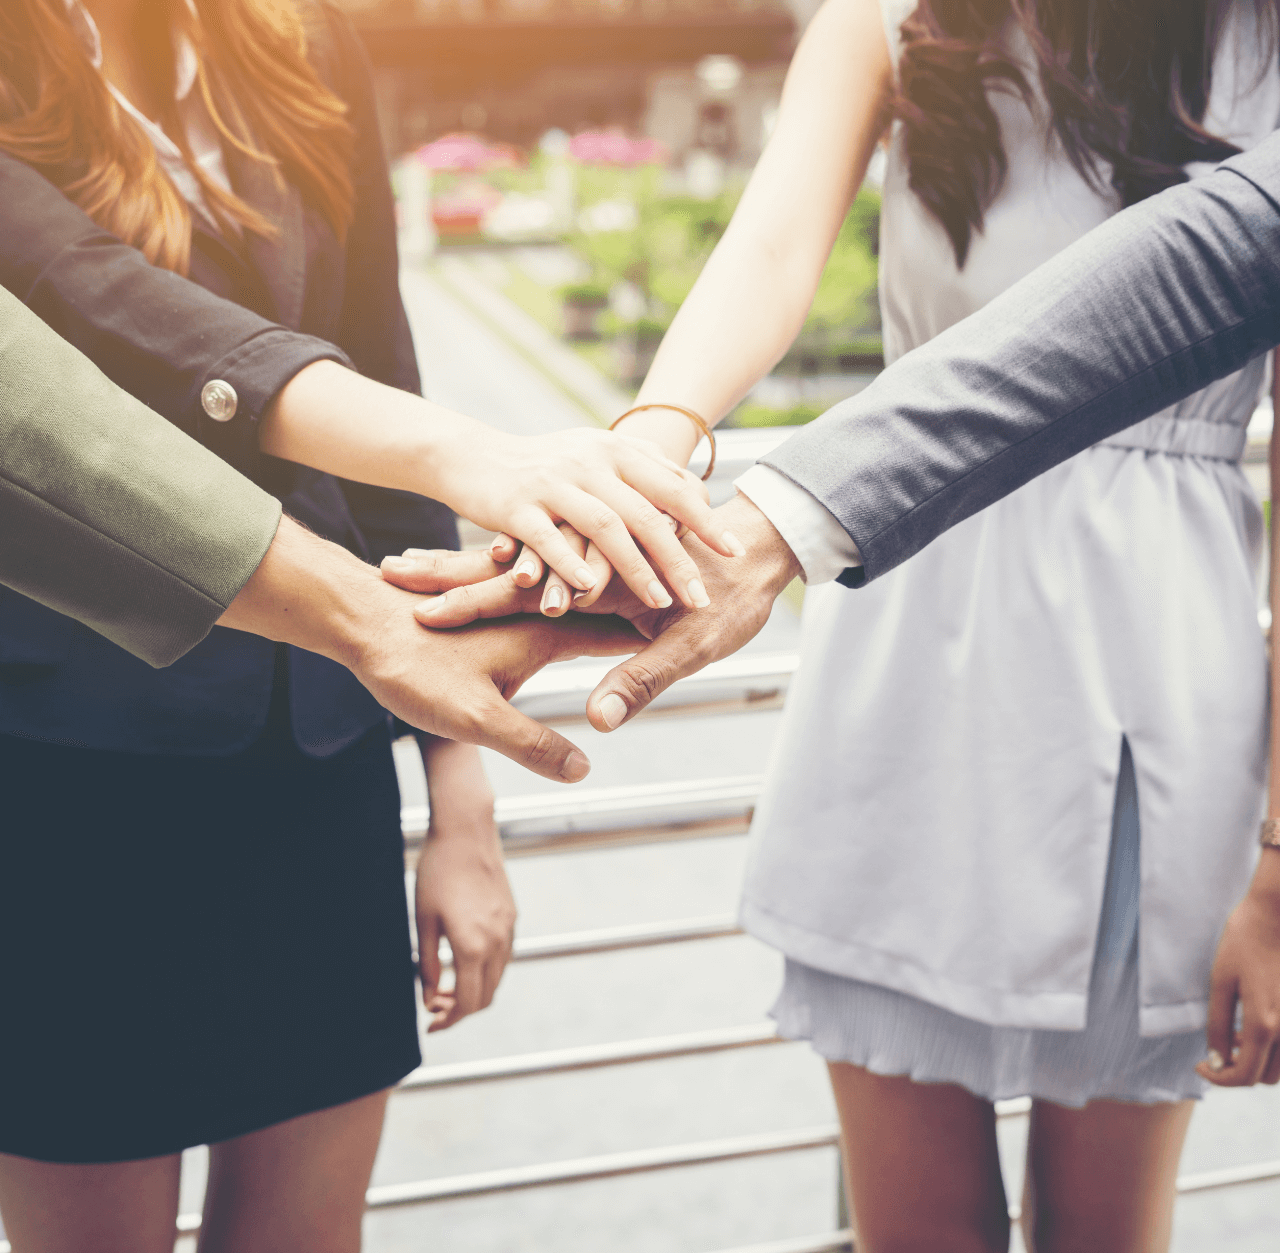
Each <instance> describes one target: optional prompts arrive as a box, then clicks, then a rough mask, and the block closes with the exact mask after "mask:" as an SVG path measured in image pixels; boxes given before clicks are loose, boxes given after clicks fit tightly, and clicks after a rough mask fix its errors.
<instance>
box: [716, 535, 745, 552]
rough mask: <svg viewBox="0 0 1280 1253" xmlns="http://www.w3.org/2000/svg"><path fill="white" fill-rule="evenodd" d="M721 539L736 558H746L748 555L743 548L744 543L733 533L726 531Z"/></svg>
mask: <svg viewBox="0 0 1280 1253" xmlns="http://www.w3.org/2000/svg"><path fill="white" fill-rule="evenodd" d="M720 538H721V539H722V540H723V541H724V546H725V547H726V548H727V549H728V550H729V551H730V552H731V553H732V554H733V555H734V556H735V557H745V556H746V555H747V550H746V549H745V548H743V546H742V541H741V540H740V539H739V538H738V537H737V536H736V535H735V534H734V533H733V532H732V531H725V532H724V533H723V534H722V535H721V536H720Z"/></svg>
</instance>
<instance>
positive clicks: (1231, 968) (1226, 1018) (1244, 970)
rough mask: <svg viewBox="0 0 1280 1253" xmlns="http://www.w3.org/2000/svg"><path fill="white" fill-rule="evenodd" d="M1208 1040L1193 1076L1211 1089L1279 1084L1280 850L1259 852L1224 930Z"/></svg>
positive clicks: (1215, 965)
mask: <svg viewBox="0 0 1280 1253" xmlns="http://www.w3.org/2000/svg"><path fill="white" fill-rule="evenodd" d="M1237 1007H1238V1008H1239V1015H1240V1026H1239V1030H1238V1031H1237V1030H1236V1016H1237ZM1208 1038H1209V1055H1208V1057H1207V1058H1206V1059H1205V1060H1204V1061H1203V1062H1201V1063H1200V1065H1199V1066H1197V1067H1196V1070H1197V1071H1199V1073H1200V1074H1201V1075H1202V1076H1203V1077H1204V1078H1205V1079H1208V1080H1209V1082H1210V1083H1216V1084H1219V1085H1221V1086H1222V1087H1228V1088H1234V1087H1248V1086H1249V1085H1250V1084H1254V1083H1275V1082H1277V1081H1278V1080H1280V849H1271V848H1264V849H1263V850H1262V856H1261V858H1260V860H1259V863H1258V869H1257V872H1256V873H1255V875H1254V878H1253V883H1252V885H1251V886H1250V888H1249V891H1248V892H1247V893H1246V895H1245V898H1244V899H1243V900H1242V901H1241V902H1240V904H1238V905H1237V906H1236V907H1235V909H1234V910H1233V911H1232V913H1231V917H1230V918H1228V919H1227V925H1226V927H1225V928H1224V929H1223V932H1222V939H1221V941H1220V942H1219V944H1218V955H1217V957H1216V958H1215V959H1214V963H1213V978H1212V981H1211V983H1210V988H1209V1028H1208Z"/></svg>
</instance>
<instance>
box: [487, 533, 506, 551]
mask: <svg viewBox="0 0 1280 1253" xmlns="http://www.w3.org/2000/svg"><path fill="white" fill-rule="evenodd" d="M506 546H507V541H506V540H504V539H503V538H502V536H498V538H497V539H496V540H494V541H493V543H492V544H490V545H489V551H490V552H491V553H500V552H502V550H503V549H504V548H506Z"/></svg>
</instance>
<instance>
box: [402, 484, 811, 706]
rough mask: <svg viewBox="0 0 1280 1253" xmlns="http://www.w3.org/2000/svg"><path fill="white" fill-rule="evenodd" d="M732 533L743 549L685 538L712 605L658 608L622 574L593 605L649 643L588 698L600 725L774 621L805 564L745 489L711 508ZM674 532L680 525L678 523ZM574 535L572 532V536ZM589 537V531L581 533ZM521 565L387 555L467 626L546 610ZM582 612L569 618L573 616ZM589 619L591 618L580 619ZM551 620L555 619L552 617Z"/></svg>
mask: <svg viewBox="0 0 1280 1253" xmlns="http://www.w3.org/2000/svg"><path fill="white" fill-rule="evenodd" d="M711 516H712V518H713V519H714V524H715V526H716V527H717V528H718V529H719V530H720V531H721V533H723V532H724V531H728V532H729V533H730V534H732V535H734V536H735V537H738V538H740V539H741V542H742V544H743V546H744V550H745V551H744V555H743V556H742V557H726V556H722V555H721V554H720V553H718V552H716V551H714V550H713V549H712V548H710V547H709V546H708V545H707V544H705V543H703V541H702V540H701V538H700V537H699V536H698V535H697V534H689V535H687V536H686V537H685V538H684V540H683V542H682V544H681V547H682V548H683V550H684V552H685V553H686V554H687V556H688V557H689V558H690V559H691V560H692V561H696V563H697V566H698V568H699V569H700V570H701V571H702V576H703V580H704V584H705V588H706V591H707V596H708V602H709V603H708V604H707V606H706V607H705V608H700V609H693V610H691V609H688V608H685V607H683V606H680V605H675V604H672V605H669V606H668V607H666V608H653V607H651V606H650V605H649V604H648V603H645V602H642V601H641V600H639V599H638V598H637V597H635V596H634V595H633V594H631V593H630V591H629V590H628V589H627V588H624V587H621V586H619V585H617V584H616V583H613V584H610V586H609V587H608V589H607V590H606V591H605V592H604V593H603V594H602V595H600V596H599V597H598V598H593V600H592V602H591V603H590V604H589V605H585V606H580V608H584V609H585V612H586V613H588V614H592V615H597V616H598V615H613V616H614V617H615V618H621V619H624V620H625V621H626V622H629V623H630V624H631V625H632V626H633V627H634V628H635V629H636V630H637V631H638V632H639V633H640V634H641V635H642V636H644V638H645V639H648V640H649V641H650V643H649V646H648V647H647V648H645V649H643V651H641V652H639V653H638V654H637V655H636V656H635V657H632V658H631V659H630V660H628V661H626V662H624V663H623V664H622V665H620V666H617V667H615V668H614V669H613V670H611V671H610V672H609V673H608V674H607V675H606V676H605V677H604V678H603V679H602V680H601V681H600V683H599V685H598V686H597V687H596V689H595V691H594V692H592V694H591V696H590V698H589V699H588V701H587V716H588V718H589V719H590V721H591V724H592V725H593V726H594V727H595V728H596V729H597V730H599V731H612V730H614V729H615V728H616V727H619V726H621V725H622V723H623V722H625V721H627V719H628V718H630V717H632V716H634V715H635V714H636V713H637V712H638V711H639V710H641V709H643V708H644V707H645V706H646V705H647V704H649V702H650V701H652V700H653V698H654V697H655V696H657V695H658V694H659V693H660V692H662V691H664V690H665V689H666V688H667V687H669V686H670V685H671V684H672V683H674V682H675V681H676V680H677V679H680V678H683V677H684V676H685V675H688V674H694V673H696V672H697V671H698V670H700V669H702V667H703V666H705V665H707V664H708V663H710V662H712V661H716V660H719V659H720V658H721V657H727V656H728V655H729V654H730V653H733V652H736V651H737V650H738V649H739V648H741V647H742V646H743V645H744V644H745V643H746V642H747V641H748V640H750V639H751V638H752V637H753V636H755V634H756V633H757V632H758V631H759V630H760V628H761V627H762V626H763V625H764V623H765V621H766V620H767V619H768V617H769V611H770V609H771V608H772V606H773V601H774V599H775V597H776V596H777V595H778V593H779V592H780V591H781V590H782V589H783V588H784V587H785V586H786V585H787V584H788V583H789V582H790V581H791V580H792V579H793V578H795V577H796V575H797V574H798V573H799V571H800V566H799V563H798V562H797V561H796V558H795V555H794V554H793V553H792V551H791V549H790V548H788V547H787V545H786V543H785V541H784V540H783V539H782V537H781V536H780V535H779V534H778V532H777V531H776V530H775V529H774V527H773V526H772V524H771V523H770V522H769V521H768V519H767V518H765V516H764V514H762V513H761V512H760V510H758V509H757V508H756V507H755V506H754V505H753V504H752V503H751V502H750V501H749V500H747V498H746V497H744V496H737V497H735V498H734V499H733V500H731V501H729V503H728V504H726V505H722V506H721V507H720V508H719V509H716V510H714V511H713V512H712V514H711ZM664 525H667V526H668V535H670V529H669V524H664ZM566 542H570V541H566ZM572 542H575V543H577V544H582V542H583V541H582V539H581V538H580V537H576V538H575V540H574V541H572ZM518 565H519V563H517V567H516V568H513V567H512V566H511V564H510V562H509V561H501V560H499V559H498V556H496V555H495V554H494V552H493V551H490V552H488V553H446V552H419V551H417V550H410V551H409V552H408V553H406V554H405V555H404V557H402V558H395V559H388V561H386V562H384V563H383V577H384V578H385V579H387V580H388V581H389V582H392V583H395V584H396V585H397V586H398V587H402V588H404V589H406V590H407V591H413V592H419V593H428V594H430V596H431V599H428V600H424V601H421V602H420V603H419V604H418V605H417V606H416V607H415V609H414V614H415V616H416V617H417V619H418V621H419V622H420V623H422V624H423V625H424V626H428V627H432V628H440V627H460V626H465V625H467V624H470V623H473V622H475V621H477V620H478V619H484V618H508V617H510V616H511V615H513V614H537V613H538V612H539V611H540V606H541V602H542V597H543V591H542V589H541V588H539V587H537V586H525V580H524V579H522V578H520V577H518ZM575 618H577V615H574V616H573V617H571V618H570V619H569V620H568V621H567V622H565V623H563V624H562V625H565V626H568V625H569V624H570V623H571V622H572V621H574V619H575ZM578 620H581V619H578ZM548 625H550V624H548Z"/></svg>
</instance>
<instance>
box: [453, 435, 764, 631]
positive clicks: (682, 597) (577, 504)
mask: <svg viewBox="0 0 1280 1253" xmlns="http://www.w3.org/2000/svg"><path fill="white" fill-rule="evenodd" d="M482 430H483V432H484V434H483V436H482V437H480V438H478V439H477V441H476V442H477V444H478V446H477V447H476V448H475V449H468V450H467V452H466V453H465V454H464V455H463V456H462V457H460V458H459V459H460V461H462V462H464V463H465V465H466V466H467V467H468V473H467V475H466V476H465V479H464V480H460V481H459V482H458V484H457V487H456V490H455V494H456V495H457V496H458V498H459V500H460V502H461V503H457V504H455V503H454V501H453V500H452V499H450V497H449V496H447V495H446V496H444V497H442V498H443V499H446V500H448V501H449V503H450V504H453V505H454V508H455V509H457V510H458V512H459V513H461V514H463V515H464V516H465V517H468V518H470V519H471V520H472V521H473V522H476V523H478V524H479V525H481V526H486V527H489V528H490V529H493V530H497V531H501V532H505V533H508V534H509V535H511V536H515V537H516V538H518V539H521V540H523V541H524V542H525V549H524V551H523V552H522V553H521V554H520V557H519V559H518V561H517V563H516V570H517V575H518V578H519V579H520V581H521V582H522V583H523V584H525V585H526V586H529V585H532V584H534V583H537V582H539V581H540V580H541V578H542V574H543V565H542V558H545V559H546V563H547V565H549V566H550V567H551V568H552V570H553V571H554V572H555V573H556V574H557V576H559V579H560V580H562V581H563V582H562V583H559V584H558V586H560V587H561V588H562V590H564V591H565V593H566V595H565V599H564V603H563V608H562V610H561V611H562V612H563V611H564V610H567V609H568V608H569V604H568V589H569V588H573V589H575V590H576V591H577V592H582V593H586V594H588V595H589V594H590V593H592V592H598V591H600V590H603V586H604V583H605V582H607V580H608V577H609V574H610V573H611V572H612V570H614V569H616V570H617V571H618V573H619V575H620V576H621V577H622V579H623V581H624V582H625V583H626V584H627V586H628V587H630V588H631V590H632V591H633V592H634V593H635V594H636V595H637V596H638V597H639V598H640V599H641V600H642V601H643V602H644V603H645V604H647V605H648V606H649V607H650V608H652V609H662V608H665V607H666V606H668V605H669V604H671V596H670V595H669V592H668V589H672V590H674V592H675V595H676V599H678V600H679V601H680V602H681V603H682V604H684V605H686V606H687V607H688V608H691V609H692V608H700V607H702V606H703V605H705V603H706V593H705V591H704V590H703V585H702V582H701V579H700V577H699V572H698V567H697V565H696V564H695V563H694V562H693V561H692V560H691V559H690V557H689V556H688V553H687V552H686V551H685V550H684V549H682V548H681V546H680V544H679V542H678V541H677V539H676V538H675V536H674V534H673V531H674V530H675V529H676V526H678V525H679V524H680V523H684V524H686V525H688V526H689V527H690V529H691V530H693V531H694V532H695V533H696V534H698V535H700V536H701V537H702V538H703V540H704V541H705V542H706V543H707V544H708V546H709V547H710V548H712V550H713V551H716V552H718V553H720V554H721V555H722V556H735V555H738V554H740V553H741V551H742V546H741V544H740V543H739V541H738V540H737V538H736V537H735V536H734V535H733V534H732V533H725V532H724V531H723V530H722V529H721V528H720V527H719V526H717V525H716V524H715V523H714V521H713V518H714V515H713V513H712V510H711V508H710V506H709V505H708V504H707V501H706V492H705V489H704V488H703V485H702V484H701V483H700V482H699V481H698V479H697V478H696V477H695V476H694V475H692V474H690V473H689V472H688V471H687V470H683V469H681V468H680V467H679V466H677V465H676V464H675V462H673V461H670V460H668V459H667V458H666V457H665V456H663V454H662V452H661V450H660V449H658V448H657V446H656V445H651V444H649V443H648V441H645V440H637V439H633V438H631V437H630V436H625V435H617V434H613V433H610V432H607V431H597V430H584V429H579V430H571V431H562V432H557V433H556V434H554V435H547V436H542V437H539V439H537V440H517V439H516V438H515V437H512V436H505V435H499V434H498V433H497V432H492V431H489V429H488V428H482ZM476 465H483V466H485V468H486V472H485V473H484V474H483V475H476V474H475V473H474V472H472V471H471V467H474V466H476ZM566 478H567V479H568V483H566V482H565V481H564V480H565V479H566ZM447 486H448V485H446V490H447ZM602 504H604V505H606V506H608V508H605V509H602V508H601V505H602ZM504 513H505V515H506V516H508V517H510V518H511V520H512V521H511V523H507V522H504V521H503V520H502V519H503V516H504ZM535 513H536V515H537V516H535ZM672 519H675V520H676V521H675V522H674V523H673V521H672ZM560 521H563V522H565V523H567V524H568V525H569V528H571V531H572V533H573V535H574V536H575V537H578V538H581V537H585V540H589V541H590V542H591V545H592V550H591V552H590V553H587V554H586V555H585V557H584V547H585V541H584V542H583V543H579V544H574V543H573V542H572V541H571V540H570V539H569V537H568V533H566V532H564V531H563V528H559V527H558V526H557V525H556V524H557V523H558V522H560ZM632 535H634V536H635V537H636V539H638V540H640V542H641V543H642V544H643V545H644V547H645V549H646V550H647V551H648V553H649V555H650V556H651V557H652V558H653V560H654V562H655V564H656V565H657V566H658V568H659V570H660V571H661V573H662V576H663V579H664V580H665V583H666V586H664V585H663V583H662V582H661V581H659V579H658V578H657V576H656V574H655V573H654V570H653V567H652V566H650V564H649V563H648V562H647V561H646V560H645V558H644V556H643V555H642V554H641V552H640V550H639V548H638V547H637V546H636V544H635V542H634V541H633V540H632V538H631V536H632ZM539 554H541V556H539ZM553 586H557V585H555V584H553Z"/></svg>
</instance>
